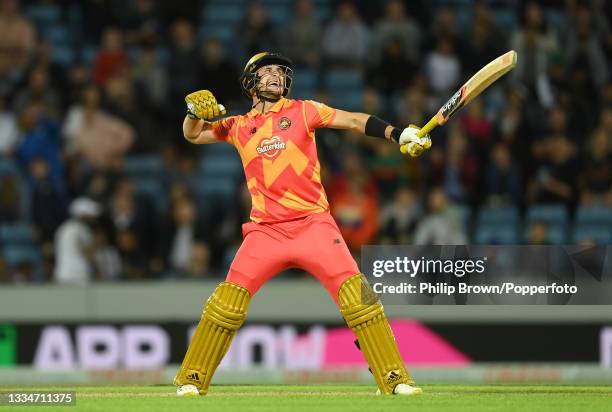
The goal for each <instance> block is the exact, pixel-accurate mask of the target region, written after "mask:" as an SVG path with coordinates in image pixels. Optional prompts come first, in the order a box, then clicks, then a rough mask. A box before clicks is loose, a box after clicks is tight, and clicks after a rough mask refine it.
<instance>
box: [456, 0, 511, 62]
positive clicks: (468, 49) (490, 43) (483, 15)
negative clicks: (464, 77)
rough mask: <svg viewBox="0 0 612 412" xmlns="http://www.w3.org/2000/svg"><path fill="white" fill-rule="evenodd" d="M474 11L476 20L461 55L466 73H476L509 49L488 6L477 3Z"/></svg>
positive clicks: (484, 3) (481, 2) (480, 2)
mask: <svg viewBox="0 0 612 412" xmlns="http://www.w3.org/2000/svg"><path fill="white" fill-rule="evenodd" d="M473 10H474V20H473V22H472V24H471V25H470V29H469V31H468V34H467V39H466V41H465V42H464V44H465V46H464V48H463V50H462V52H461V55H460V58H461V65H462V66H463V69H464V71H465V73H476V72H477V71H478V70H480V69H481V68H482V67H484V66H485V65H486V64H488V63H489V62H490V61H491V60H493V59H494V58H496V57H497V56H499V55H501V54H502V53H503V52H504V51H505V50H506V48H507V46H506V39H505V36H504V34H503V32H502V31H501V30H500V29H499V28H498V27H497V25H496V24H495V22H494V20H493V18H492V17H491V12H490V10H489V6H488V4H487V3H486V2H485V1H482V0H481V1H477V2H476V4H475V5H474V8H473Z"/></svg>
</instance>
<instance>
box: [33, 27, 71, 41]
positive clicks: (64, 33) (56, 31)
mask: <svg viewBox="0 0 612 412" xmlns="http://www.w3.org/2000/svg"><path fill="white" fill-rule="evenodd" d="M40 31H41V35H42V37H43V38H45V39H47V40H50V41H51V43H52V44H56V45H65V44H68V43H70V32H69V30H68V29H67V28H66V27H64V26H61V25H55V24H53V25H50V26H47V27H45V28H43V29H41V30H40Z"/></svg>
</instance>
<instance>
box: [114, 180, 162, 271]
mask: <svg viewBox="0 0 612 412" xmlns="http://www.w3.org/2000/svg"><path fill="white" fill-rule="evenodd" d="M105 223H106V225H107V232H108V233H109V234H110V239H111V244H113V245H116V247H117V250H118V252H119V255H120V257H121V261H122V263H123V272H124V274H125V277H126V278H128V279H140V278H144V277H145V276H146V275H147V274H148V273H149V261H148V259H149V257H152V256H154V254H153V250H154V249H153V247H154V242H155V238H154V230H155V228H154V227H153V222H152V218H151V216H150V213H149V212H148V210H147V208H146V205H145V204H143V203H141V202H139V200H138V198H137V197H136V189H135V183H134V182H133V181H132V180H131V179H129V178H124V179H122V180H120V181H119V182H118V183H117V187H116V188H115V191H114V193H113V195H112V197H111V199H110V202H109V205H108V216H106V222H105Z"/></svg>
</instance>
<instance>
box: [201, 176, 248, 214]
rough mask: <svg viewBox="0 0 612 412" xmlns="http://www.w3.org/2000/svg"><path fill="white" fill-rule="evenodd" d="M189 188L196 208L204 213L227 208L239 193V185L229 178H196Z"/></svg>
mask: <svg viewBox="0 0 612 412" xmlns="http://www.w3.org/2000/svg"><path fill="white" fill-rule="evenodd" d="M190 186H191V189H192V192H193V193H194V194H195V197H196V202H197V204H198V207H199V208H200V209H201V210H204V211H207V210H208V211H210V210H212V209H216V208H226V207H229V206H230V205H231V204H232V201H233V200H234V199H235V197H236V196H237V195H238V193H239V190H238V188H239V185H238V184H237V183H236V181H235V180H234V179H232V178H230V177H203V176H198V177H197V178H195V179H194V180H193V181H192V182H191V185H190Z"/></svg>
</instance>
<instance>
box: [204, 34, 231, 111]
mask: <svg viewBox="0 0 612 412" xmlns="http://www.w3.org/2000/svg"><path fill="white" fill-rule="evenodd" d="M224 48H225V47H224V45H223V42H222V41H221V40H219V39H215V38H211V39H208V40H206V41H205V42H204V46H203V47H202V51H201V56H200V60H199V67H198V75H199V76H200V81H201V85H200V86H198V88H200V89H205V88H206V87H207V84H210V79H215V85H216V86H215V97H216V98H217V99H218V100H219V101H220V102H222V103H223V104H225V105H226V106H228V107H232V106H234V103H235V102H237V101H238V100H239V99H241V98H242V95H241V94H240V89H239V88H238V87H236V85H237V82H236V79H238V69H237V68H236V65H235V64H234V63H233V62H232V61H231V60H230V59H228V58H227V57H226V56H225V50H224Z"/></svg>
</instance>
